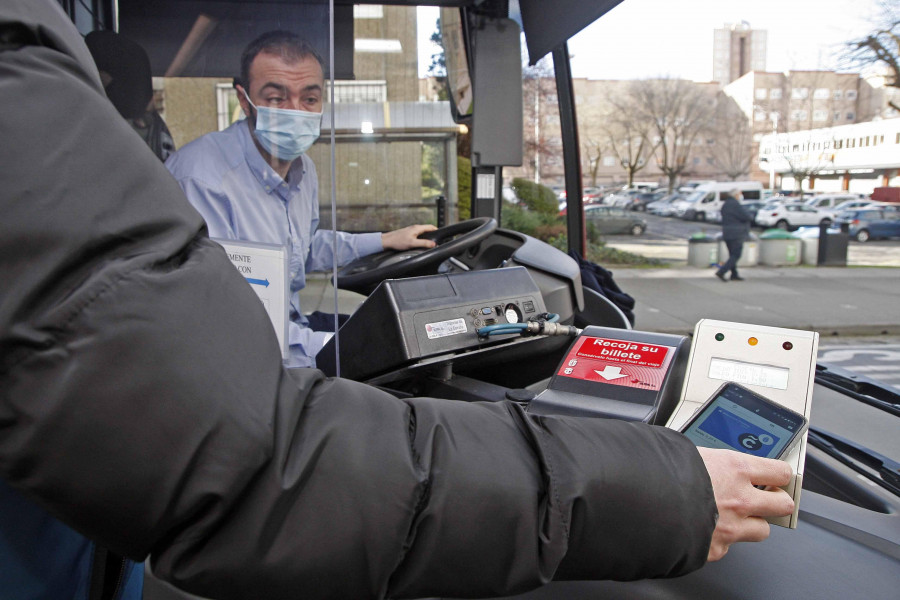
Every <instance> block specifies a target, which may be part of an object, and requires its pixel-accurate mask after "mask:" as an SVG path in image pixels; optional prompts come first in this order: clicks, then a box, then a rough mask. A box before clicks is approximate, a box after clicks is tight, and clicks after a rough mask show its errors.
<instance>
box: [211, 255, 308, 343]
mask: <svg viewBox="0 0 900 600" xmlns="http://www.w3.org/2000/svg"><path fill="white" fill-rule="evenodd" d="M213 241H214V242H216V243H218V244H220V245H221V246H222V247H223V248H225V253H226V254H227V255H228V259H229V260H230V261H231V264H233V265H234V267H235V268H236V269H237V270H238V272H239V273H240V274H241V275H242V276H243V277H244V279H245V280H246V281H247V283H248V284H249V285H250V287H251V288H252V289H253V291H254V292H256V295H257V296H259V299H260V301H261V302H262V303H263V306H264V307H265V309H266V312H267V313H268V314H269V319H271V320H272V326H273V327H274V328H275V335H277V336H278V345H279V347H280V348H281V355H282V357H287V353H288V335H287V331H288V290H289V289H290V288H289V287H288V264H287V251H286V249H285V247H284V246H280V245H276V244H259V243H256V242H239V241H235V240H222V239H215V238H214V239H213Z"/></svg>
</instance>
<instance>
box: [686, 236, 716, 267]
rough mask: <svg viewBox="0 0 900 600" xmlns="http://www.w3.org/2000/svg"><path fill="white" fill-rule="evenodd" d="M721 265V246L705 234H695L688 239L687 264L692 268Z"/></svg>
mask: <svg viewBox="0 0 900 600" xmlns="http://www.w3.org/2000/svg"><path fill="white" fill-rule="evenodd" d="M718 263H719V244H718V242H717V241H716V240H715V238H713V237H711V236H708V235H706V234H705V233H695V234H693V235H691V237H689V238H688V258H687V264H688V266H691V267H701V268H706V267H711V266H713V265H717V264H718Z"/></svg>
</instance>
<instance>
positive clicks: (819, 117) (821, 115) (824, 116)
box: [813, 110, 828, 121]
mask: <svg viewBox="0 0 900 600" xmlns="http://www.w3.org/2000/svg"><path fill="white" fill-rule="evenodd" d="M826 120H828V111H827V110H814V111H813V121H826Z"/></svg>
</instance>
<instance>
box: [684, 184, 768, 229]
mask: <svg viewBox="0 0 900 600" xmlns="http://www.w3.org/2000/svg"><path fill="white" fill-rule="evenodd" d="M731 190H740V191H741V193H742V194H743V195H744V200H759V199H760V198H761V197H762V191H763V187H762V184H761V183H760V182H758V181H719V182H716V183H704V184H701V185H698V186H697V187H696V188H694V191H692V192H691V193H690V194H689V195H688V196H687V197H686V198H684V199H682V200H677V201H675V202H673V203H672V207H673V208H674V209H675V216H677V217H680V218H682V219H688V220H691V221H705V220H707V219H708V218H710V217H711V216H713V215H715V214H716V213H718V212H719V211H721V210H722V197H721V194H724V193H725V192H730V191H731Z"/></svg>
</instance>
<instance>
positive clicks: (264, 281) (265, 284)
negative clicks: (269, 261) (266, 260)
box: [244, 277, 269, 287]
mask: <svg viewBox="0 0 900 600" xmlns="http://www.w3.org/2000/svg"><path fill="white" fill-rule="evenodd" d="M244 279H246V280H247V282H248V283H249V284H250V285H261V286H263V287H269V280H268V279H250V278H249V277H244Z"/></svg>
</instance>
